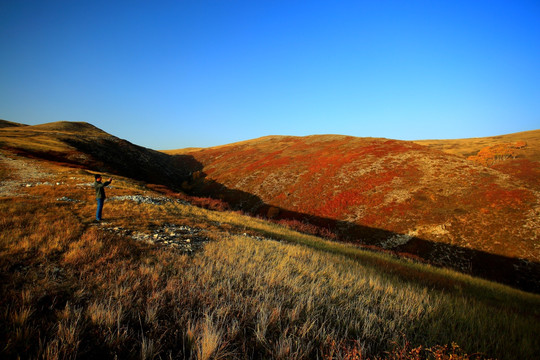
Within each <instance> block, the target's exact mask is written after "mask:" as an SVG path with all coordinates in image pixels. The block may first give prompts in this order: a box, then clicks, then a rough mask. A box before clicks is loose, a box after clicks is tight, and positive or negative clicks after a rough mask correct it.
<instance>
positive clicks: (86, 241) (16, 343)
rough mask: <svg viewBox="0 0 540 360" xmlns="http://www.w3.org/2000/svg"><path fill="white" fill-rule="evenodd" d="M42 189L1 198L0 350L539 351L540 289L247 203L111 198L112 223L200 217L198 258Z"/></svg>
mask: <svg viewBox="0 0 540 360" xmlns="http://www.w3.org/2000/svg"><path fill="white" fill-rule="evenodd" d="M129 190H130V189H129V184H126V185H125V187H123V188H119V189H118V190H114V189H113V193H114V191H118V192H123V191H125V192H128V191H129ZM135 190H137V191H139V190H140V189H139V188H136V187H135V186H134V187H133V188H132V189H131V191H135ZM32 191H34V194H33V195H34V197H28V198H17V199H14V198H13V199H3V200H0V211H2V214H6V216H4V217H2V219H0V229H1V234H0V274H1V280H2V281H1V284H2V285H1V287H0V296H1V298H2V301H1V302H0V323H1V324H2V326H1V328H0V339H1V340H0V343H1V344H2V347H1V348H0V351H1V354H2V357H3V358H13V359H15V358H29V359H37V358H46V359H59V358H62V359H74V358H81V359H85V358H92V359H94V358H111V359H112V358H142V359H155V358H180V359H183V358H185V359H270V358H275V359H315V358H319V359H353V358H355V356H357V357H356V358H358V356H360V355H361V358H363V359H367V358H372V359H374V358H396V359H397V358H399V357H397V355H396V354H398V355H399V354H405V353H407V354H406V356H405V355H404V357H401V358H411V359H412V358H414V357H413V355H411V354H413V352H415V351H416V349H418V347H419V346H423V347H424V348H426V347H430V348H434V349H435V348H436V349H440V348H437V347H436V346H437V345H445V344H451V343H453V342H455V343H457V344H459V345H460V347H461V348H462V349H463V351H465V352H467V353H469V354H470V353H482V354H484V356H486V357H496V358H500V359H514V358H520V359H533V358H536V357H537V355H538V353H539V350H540V346H539V344H538V341H537V337H536V334H538V333H539V332H540V328H539V325H538V316H539V315H538V309H539V307H538V305H539V304H540V300H539V299H538V297H537V296H534V295H530V294H523V293H521V292H517V291H514V290H512V289H508V288H506V287H500V286H498V285H494V284H491V283H487V282H483V281H477V280H475V279H471V278H468V277H466V278H462V277H460V276H459V275H457V274H455V273H451V272H439V270H437V269H432V268H429V267H425V266H423V265H418V264H413V263H410V262H399V261H398V260H396V259H391V258H389V257H385V256H382V255H377V254H371V253H367V252H360V251H359V250H358V249H355V248H352V247H347V246H346V245H339V244H335V243H331V242H326V241H323V240H321V239H317V238H314V237H310V236H306V235H302V234H298V233H295V232H292V231H290V230H288V229H287V228H285V227H281V226H278V225H275V224H270V223H267V222H264V221H262V220H260V219H253V218H248V217H244V216H242V215H240V214H237V213H232V212H215V211H209V210H204V209H200V208H195V207H192V206H188V205H182V204H173V203H167V204H165V205H161V206H158V205H140V206H134V205H133V204H132V203H126V202H108V203H106V205H105V213H106V214H110V215H109V216H106V217H108V218H109V219H110V220H108V221H109V222H110V224H112V226H119V225H120V226H124V227H129V228H132V229H137V230H138V231H151V229H152V228H153V227H155V226H159V225H160V224H163V223H182V224H190V225H191V226H198V227H200V228H204V229H205V231H207V234H208V236H209V237H211V238H213V239H215V240H214V241H212V242H210V243H208V244H207V245H206V246H205V247H204V249H203V250H201V251H200V252H198V253H196V254H195V255H187V254H183V253H179V252H176V251H173V250H171V249H169V248H166V247H155V246H151V245H147V244H143V243H136V242H134V241H133V240H132V239H129V238H122V237H119V236H117V235H114V234H112V233H110V232H107V231H105V230H104V229H103V227H104V225H93V224H91V222H90V221H89V219H91V218H92V217H93V212H94V202H93V199H92V195H91V194H90V195H87V194H86V193H85V192H84V191H87V189H86V190H85V189H79V188H75V187H73V189H72V190H69V191H71V193H68V195H69V196H70V197H72V198H77V199H79V200H81V202H79V203H69V204H64V203H58V202H55V201H54V200H51V199H54V197H55V196H56V194H54V196H53V195H52V194H50V193H49V192H50V191H52V190H43V189H41V190H40V189H33V190H32ZM66 191H68V190H67V189H66ZM47 199H48V200H47ZM107 226H108V225H107ZM244 233H247V234H259V235H264V236H265V237H267V238H274V239H278V240H280V241H272V240H257V239H255V238H251V237H249V236H244V235H242V234H244ZM407 271H410V273H411V274H412V276H410V277H407V276H406V274H405V273H406V272H407ZM423 275H424V276H425V277H426V278H428V279H427V280H425V279H422V276H423ZM443 280H444V281H443ZM439 283H443V284H442V285H440V286H439V285H438V284H439ZM469 283H471V284H472V285H470V284H469ZM531 312H532V315H530V313H531ZM405 350H406V351H405ZM437 351H439V350H437ZM441 351H443V352H446V353H445V354H446V355H448V354H449V353H450V351H453V350H441ZM393 356H394V357H393ZM457 358H458V359H459V357H457ZM461 358H462V359H464V358H466V357H465V356H463V357H461Z"/></svg>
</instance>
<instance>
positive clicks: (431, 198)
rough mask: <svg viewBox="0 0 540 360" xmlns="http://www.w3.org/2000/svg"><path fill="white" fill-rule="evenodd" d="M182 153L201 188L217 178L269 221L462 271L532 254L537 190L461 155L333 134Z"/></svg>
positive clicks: (535, 255)
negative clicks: (197, 167) (333, 232)
mask: <svg viewBox="0 0 540 360" xmlns="http://www.w3.org/2000/svg"><path fill="white" fill-rule="evenodd" d="M188 154H189V155H191V156H193V157H194V158H195V159H196V160H197V161H198V162H200V164H201V165H202V167H203V168H202V171H203V172H204V175H205V176H206V177H205V178H204V181H200V183H199V186H200V190H201V191H204V189H206V190H208V191H209V192H212V191H216V183H217V184H222V185H224V186H225V187H226V188H227V189H228V190H229V191H228V192H223V191H222V196H227V195H228V196H229V199H228V200H229V201H232V202H234V201H237V202H239V203H241V202H242V201H243V204H244V205H246V204H248V205H249V206H251V207H252V210H254V211H259V212H260V213H261V212H262V213H263V214H265V212H268V211H269V210H268V209H269V207H275V208H278V209H279V213H277V211H276V210H275V209H273V210H270V213H271V214H270V215H272V216H275V217H277V218H280V217H296V218H302V219H305V220H308V221H311V222H319V223H321V224H324V225H325V226H333V227H335V228H336V229H337V231H338V232H339V233H340V234H341V235H344V236H346V237H347V238H349V239H350V240H353V241H359V242H364V243H368V244H376V245H381V246H383V247H385V248H392V249H394V250H398V251H401V252H408V253H412V254H417V255H420V256H421V257H423V258H426V259H437V260H441V259H445V260H444V261H443V262H444V263H448V264H454V265H456V264H458V265H457V266H458V267H460V268H462V269H463V270H467V269H468V268H470V267H471V266H472V265H471V263H474V262H475V261H484V260H485V259H484V258H483V257H480V258H481V259H473V257H476V255H478V254H481V255H483V254H494V255H498V256H502V257H508V258H513V259H526V260H527V261H533V262H537V261H539V260H540V253H539V249H538V246H537V243H538V229H539V227H540V224H539V208H538V192H535V191H534V190H533V189H531V188H530V187H528V186H525V184H524V183H523V182H521V181H520V180H518V179H516V178H513V177H511V176H509V175H507V174H504V173H502V172H500V171H497V170H494V169H491V168H488V167H485V166H480V165H478V164H475V163H473V162H471V161H467V160H466V159H465V158H463V157H461V156H456V155H451V154H447V153H444V152H442V151H438V150H434V149H431V148H429V147H427V146H421V145H418V144H415V143H413V142H405V141H396V140H388V139H374V138H355V137H348V136H337V135H328V136H308V137H284V136H278V137H265V138H261V139H256V140H252V141H246V142H241V143H235V144H231V145H227V146H220V147H216V148H208V149H202V150H196V151H192V152H189V153H188ZM205 187H206V188H205ZM245 194H250V195H252V197H251V198H250V199H248V200H249V202H248V201H247V200H246V198H241V197H242V195H245ZM233 196H237V197H239V198H237V199H234V198H233V199H231V197H233ZM253 197H255V199H253ZM257 200H259V202H257ZM265 215H268V214H267V213H266V214H265ZM329 219H330V220H331V221H328V220H329ZM332 221H333V222H332ZM376 230H385V231H387V232H384V231H383V232H381V231H376ZM434 244H435V245H436V244H445V246H444V247H439V246H434ZM482 266H483V267H484V268H486V267H489V266H490V265H489V264H482Z"/></svg>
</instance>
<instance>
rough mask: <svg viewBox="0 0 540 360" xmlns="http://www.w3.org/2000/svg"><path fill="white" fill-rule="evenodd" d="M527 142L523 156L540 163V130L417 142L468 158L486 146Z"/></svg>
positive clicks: (416, 141)
mask: <svg viewBox="0 0 540 360" xmlns="http://www.w3.org/2000/svg"><path fill="white" fill-rule="evenodd" d="M517 141H525V142H526V143H527V148H526V149H525V150H524V151H523V152H522V156H523V157H525V158H529V159H531V160H534V161H540V130H532V131H523V132H519V133H514V134H507V135H500V136H489V137H481V138H469V139H449V140H415V141H414V142H415V143H417V144H420V145H426V146H429V147H430V148H433V149H437V150H441V151H444V152H447V153H449V154H454V155H460V156H463V157H468V156H471V155H475V154H477V153H478V151H480V150H481V149H482V148H484V147H486V146H493V145H496V144H501V143H511V142H517Z"/></svg>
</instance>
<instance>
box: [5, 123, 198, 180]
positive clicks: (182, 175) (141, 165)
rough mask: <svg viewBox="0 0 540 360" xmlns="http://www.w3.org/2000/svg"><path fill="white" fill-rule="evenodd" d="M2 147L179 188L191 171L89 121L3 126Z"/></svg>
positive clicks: (165, 156)
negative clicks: (188, 171) (108, 132)
mask: <svg viewBox="0 0 540 360" xmlns="http://www.w3.org/2000/svg"><path fill="white" fill-rule="evenodd" d="M19 125H20V124H19ZM0 148H3V149H7V150H10V151H12V152H15V153H17V154H21V155H25V156H31V157H34V158H38V159H45V160H51V161H55V162H58V163H61V164H66V165H69V166H75V167H81V168H89V169H92V170H95V171H107V172H110V173H112V174H116V175H122V176H128V177H130V178H133V179H137V180H141V181H145V182H150V183H155V184H163V185H167V186H170V187H172V188H180V186H181V184H182V182H183V181H185V180H186V178H187V176H188V175H189V174H188V173H187V172H186V171H185V170H184V168H183V167H182V166H180V165H179V164H178V163H177V161H176V160H175V159H174V158H172V157H171V156H167V155H165V154H163V153H161V152H158V151H155V150H152V149H147V148H144V147H141V146H137V145H134V144H132V143H130V142H128V141H126V140H122V139H119V138H117V137H115V136H112V135H110V134H107V133H106V132H104V131H102V130H100V129H98V128H96V127H95V126H93V125H91V124H88V123H81V122H67V121H60V122H55V123H48V124H42V125H34V126H25V125H21V126H16V127H15V126H14V127H5V128H0Z"/></svg>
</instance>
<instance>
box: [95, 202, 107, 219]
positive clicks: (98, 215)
mask: <svg viewBox="0 0 540 360" xmlns="http://www.w3.org/2000/svg"><path fill="white" fill-rule="evenodd" d="M104 202H105V199H97V211H96V220H97V221H100V220H101V213H102V212H103V203H104Z"/></svg>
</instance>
